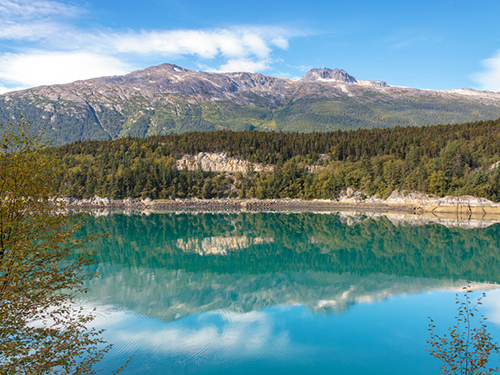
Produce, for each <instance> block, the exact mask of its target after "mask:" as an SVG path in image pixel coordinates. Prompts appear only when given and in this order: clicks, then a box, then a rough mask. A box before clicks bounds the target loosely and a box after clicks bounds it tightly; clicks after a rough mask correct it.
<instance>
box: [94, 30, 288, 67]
mask: <svg viewBox="0 0 500 375" xmlns="http://www.w3.org/2000/svg"><path fill="white" fill-rule="evenodd" d="M288 34H290V31H288V30H286V29H283V28H279V27H267V26H263V27H234V28H227V29H211V30H164V31H142V32H140V33H133V32H130V33H126V34H115V35H109V36H108V37H107V38H106V36H104V38H105V39H107V40H106V42H105V43H106V44H107V45H108V48H111V49H114V50H115V51H116V52H119V53H139V54H155V53H156V54H163V55H196V56H199V57H201V58H204V59H212V58H215V57H217V56H222V57H225V58H243V57H249V56H255V57H257V58H260V59H262V58H267V57H268V56H269V55H270V54H271V52H272V48H271V46H274V47H278V48H281V49H286V48H288V37H289V36H288ZM101 40H102V38H101Z"/></svg>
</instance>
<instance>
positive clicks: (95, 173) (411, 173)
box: [49, 119, 500, 201]
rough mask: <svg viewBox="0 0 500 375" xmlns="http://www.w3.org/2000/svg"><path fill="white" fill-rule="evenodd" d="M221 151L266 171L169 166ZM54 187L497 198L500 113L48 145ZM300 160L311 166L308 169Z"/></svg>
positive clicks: (128, 192) (145, 192) (70, 191)
mask: <svg viewBox="0 0 500 375" xmlns="http://www.w3.org/2000/svg"><path fill="white" fill-rule="evenodd" d="M222 151H225V152H227V153H228V154H229V155H230V156H233V157H238V158H241V159H245V160H249V161H251V162H253V163H265V164H270V165H274V171H273V172H266V173H264V172H261V173H257V172H253V171H252V170H251V168H249V169H250V170H249V171H248V172H247V173H242V172H238V173H232V174H231V173H222V172H220V173H215V172H210V171H202V170H201V169H198V170H194V171H188V170H177V169H176V168H175V161H176V160H178V159H179V158H181V157H182V156H183V155H185V154H196V153H198V152H222ZM49 152H51V153H53V154H54V157H57V158H58V160H59V162H60V166H61V174H60V178H59V181H58V182H57V183H58V187H59V192H60V193H61V194H63V195H66V196H71V197H78V198H81V197H86V198H88V197H92V196H94V195H98V196H101V197H110V198H127V197H151V198H162V199H174V198H185V197H199V198H213V197H218V198H222V197H232V198H237V197H239V198H248V197H256V198H260V199H263V198H286V197H289V198H304V199H313V198H325V199H328V198H336V197H337V196H338V194H339V193H340V191H341V190H343V189H346V188H347V187H353V188H356V189H359V190H362V191H363V192H364V193H365V194H366V195H374V194H378V195H380V196H388V195H389V194H390V193H391V192H392V191H393V190H395V189H399V190H408V191H409V190H417V191H421V192H426V193H432V194H436V195H439V196H445V195H465V194H467V195H474V196H479V197H485V198H488V199H491V200H494V201H498V200H499V199H500V168H499V165H500V163H497V162H498V161H499V160H500V119H499V120H494V121H493V120H492V121H479V122H475V123H466V124H460V125H437V126H426V127H396V128H394V129H372V130H356V131H336V132H327V133H285V132H258V131H244V132H233V131H217V132H191V133H183V134H173V135H164V136H152V137H149V138H122V139H118V140H114V141H85V142H75V143H72V144H69V145H65V146H61V147H58V148H53V149H50V150H49ZM308 165H319V166H321V168H316V173H310V172H308V170H310V169H308V168H307V166H308Z"/></svg>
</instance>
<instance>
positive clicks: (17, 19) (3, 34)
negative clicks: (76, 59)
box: [0, 0, 83, 41]
mask: <svg viewBox="0 0 500 375" xmlns="http://www.w3.org/2000/svg"><path fill="white" fill-rule="evenodd" d="M81 13H83V9H82V8H79V7H76V6H74V5H70V4H66V3H63V2H57V1H46V0H0V23H1V25H2V27H1V28H0V39H4V40H28V41H36V40H41V39H45V38H51V37H56V36H57V35H58V34H59V33H60V32H61V31H62V30H64V31H67V30H68V28H69V26H68V24H67V21H68V20H69V19H72V18H74V17H77V16H78V15H80V14H81Z"/></svg>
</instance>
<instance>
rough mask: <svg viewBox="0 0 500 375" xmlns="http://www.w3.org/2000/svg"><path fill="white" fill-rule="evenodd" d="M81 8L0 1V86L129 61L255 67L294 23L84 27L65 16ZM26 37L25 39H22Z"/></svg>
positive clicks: (102, 71)
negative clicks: (184, 60)
mask: <svg viewBox="0 0 500 375" xmlns="http://www.w3.org/2000/svg"><path fill="white" fill-rule="evenodd" d="M86 12H87V10H86V9H85V8H82V7H78V6H76V5H74V3H69V2H65V1H55V0H0V23H1V24H2V27H1V28H0V39H2V40H4V41H6V42H12V43H14V47H12V48H11V50H10V51H9V52H4V53H3V54H2V53H0V86H1V87H3V89H4V90H5V89H7V90H8V88H9V87H12V88H13V89H14V88H19V87H32V86H36V85H44V84H55V83H67V82H72V81H75V80H77V79H86V78H90V77H98V76H105V75H113V74H123V73H126V72H129V71H131V70H132V69H134V68H135V66H133V64H132V63H131V61H137V60H140V59H143V58H151V57H155V56H156V57H162V58H164V59H165V60H166V62H168V59H174V58H179V57H183V56H194V57H196V58H198V59H199V61H200V65H204V66H210V65H212V66H213V65H214V64H217V65H218V66H217V67H216V68H215V69H214V68H212V69H211V70H214V71H225V72H227V71H250V72H259V71H264V70H268V69H270V68H271V66H272V64H273V62H275V61H276V60H273V58H272V55H273V53H274V52H275V51H276V50H285V49H287V48H288V46H289V40H290V39H291V38H293V37H297V36H300V35H302V34H303V33H302V32H301V31H300V30H293V29H290V28H285V27H279V26H268V25H257V26H255V25H240V26H233V27H226V28H212V29H198V30H191V29H177V30H126V31H123V30H110V29H106V28H102V29H100V30H96V29H93V30H86V29H81V28H78V27H76V24H73V23H71V22H73V21H75V20H77V19H78V17H79V16H80V15H82V14H84V13H86ZM26 43H28V44H26Z"/></svg>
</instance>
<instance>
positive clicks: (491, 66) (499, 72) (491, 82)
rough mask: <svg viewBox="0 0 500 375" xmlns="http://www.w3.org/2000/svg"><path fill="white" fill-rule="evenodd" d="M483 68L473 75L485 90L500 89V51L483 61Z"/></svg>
mask: <svg viewBox="0 0 500 375" xmlns="http://www.w3.org/2000/svg"><path fill="white" fill-rule="evenodd" d="M481 65H482V66H483V70H482V71H481V72H478V73H476V74H474V75H473V76H472V78H473V79H474V80H475V81H476V82H478V83H479V84H480V86H481V88H482V89H483V90H490V91H500V51H497V52H496V53H495V54H494V55H493V56H492V57H490V58H488V59H484V60H483V61H482V62H481Z"/></svg>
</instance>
